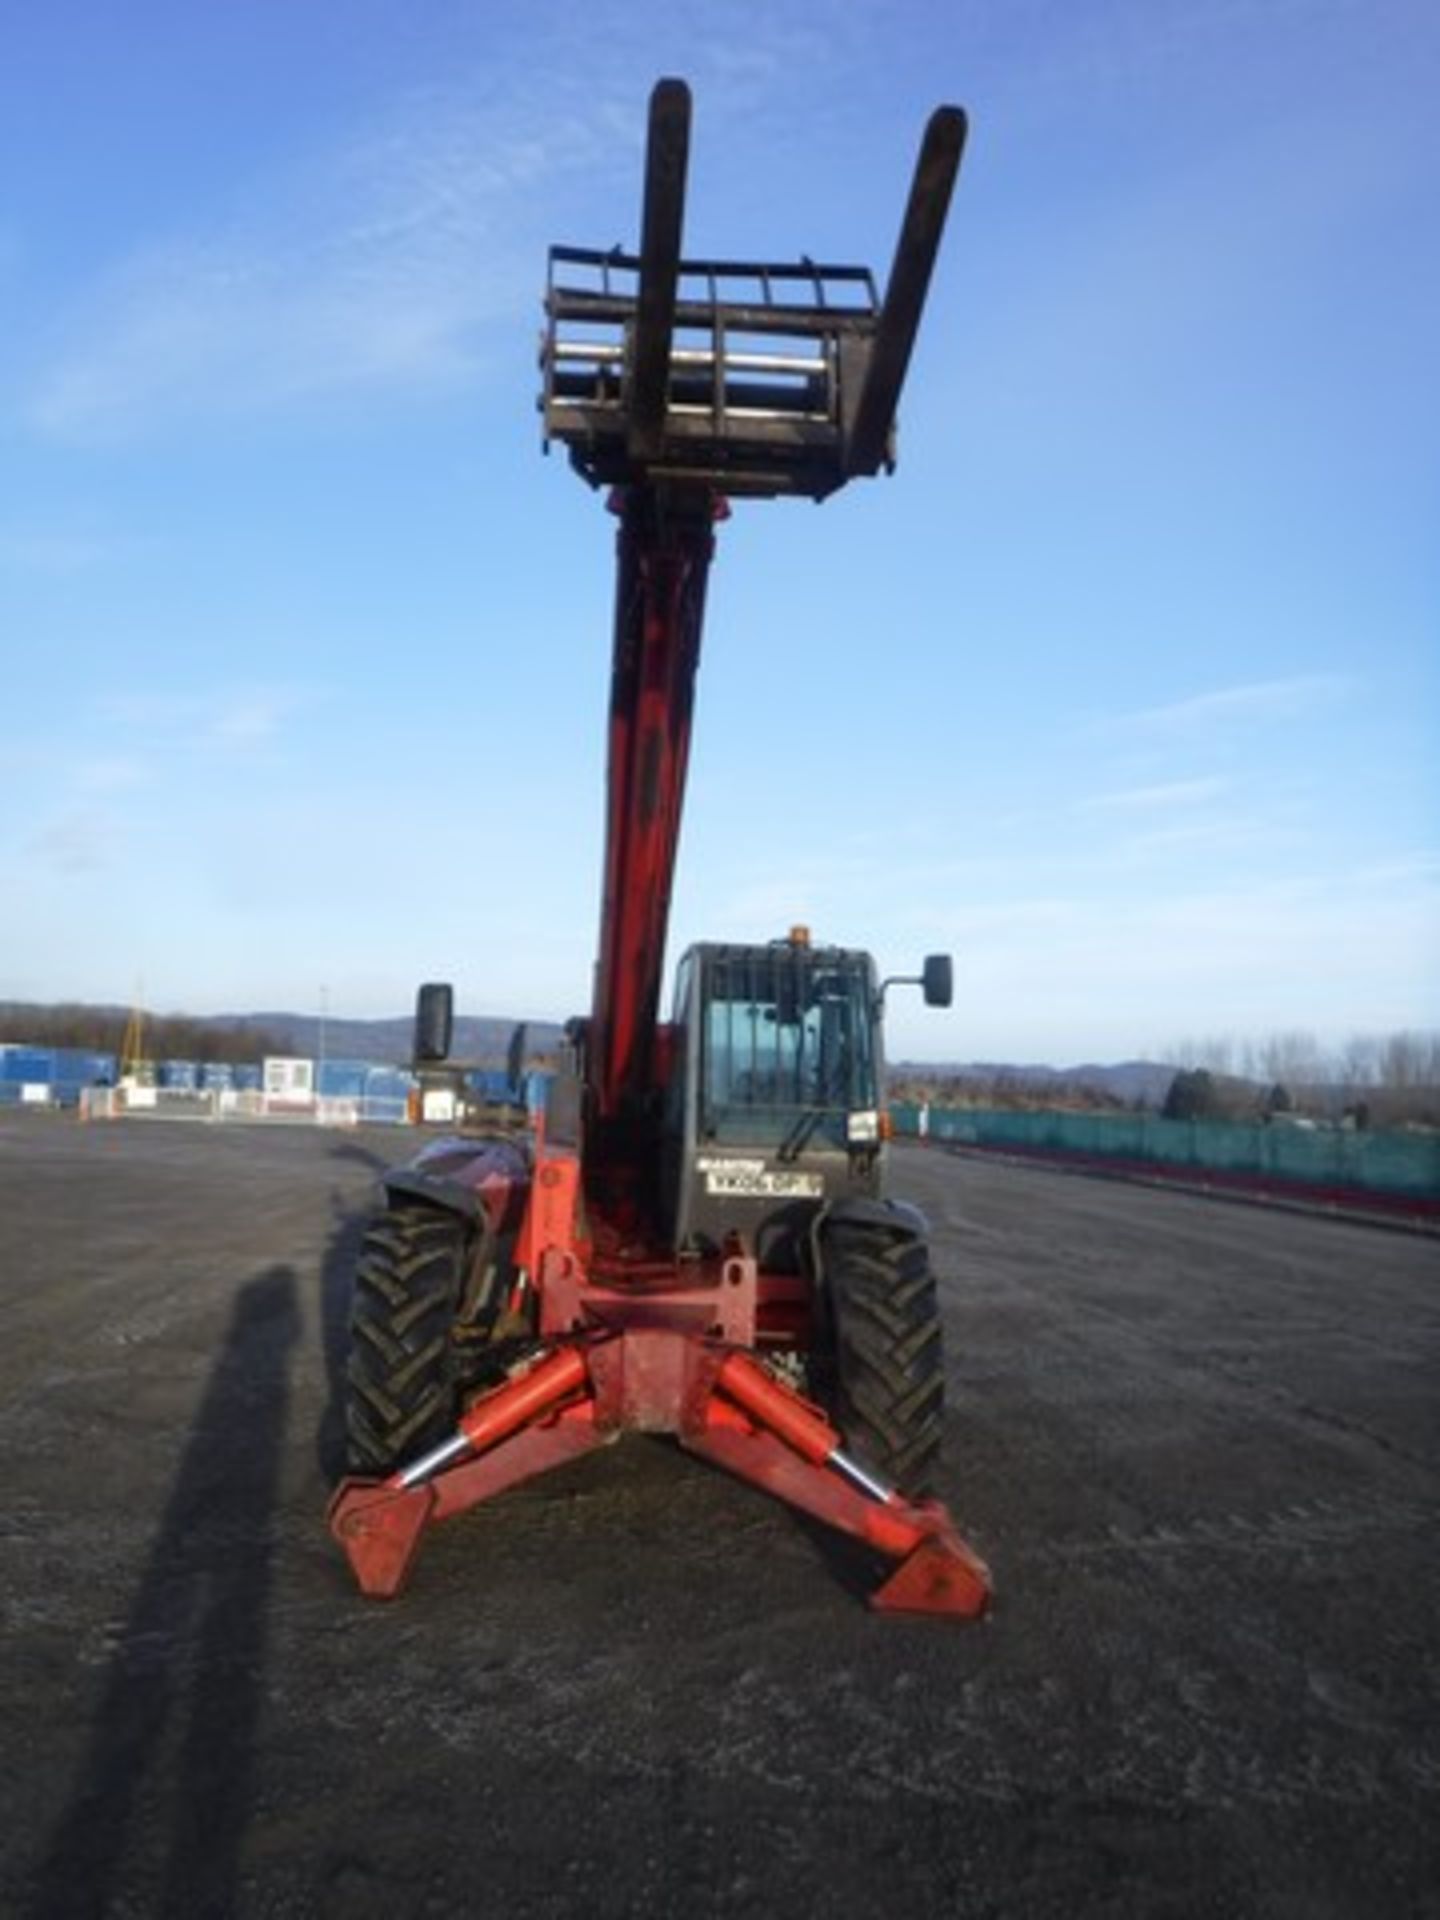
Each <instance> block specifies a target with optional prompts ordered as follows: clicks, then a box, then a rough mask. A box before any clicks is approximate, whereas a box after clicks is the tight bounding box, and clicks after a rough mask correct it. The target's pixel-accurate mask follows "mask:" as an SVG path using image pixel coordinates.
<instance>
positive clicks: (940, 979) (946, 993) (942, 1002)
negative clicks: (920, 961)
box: [920, 953, 955, 1007]
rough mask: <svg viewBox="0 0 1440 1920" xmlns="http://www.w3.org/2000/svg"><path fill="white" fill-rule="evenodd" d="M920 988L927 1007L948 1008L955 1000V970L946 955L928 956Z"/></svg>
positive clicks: (933, 954)
mask: <svg viewBox="0 0 1440 1920" xmlns="http://www.w3.org/2000/svg"><path fill="white" fill-rule="evenodd" d="M920 986H921V989H922V991H923V992H924V995H925V1004H926V1006H927V1007H948V1006H949V1005H950V1003H951V1001H952V1000H953V999H954V998H955V969H954V967H953V965H952V964H951V960H950V956H949V954H948V953H932V954H928V955H927V956H926V959H925V970H924V972H923V973H922V974H921V975H920Z"/></svg>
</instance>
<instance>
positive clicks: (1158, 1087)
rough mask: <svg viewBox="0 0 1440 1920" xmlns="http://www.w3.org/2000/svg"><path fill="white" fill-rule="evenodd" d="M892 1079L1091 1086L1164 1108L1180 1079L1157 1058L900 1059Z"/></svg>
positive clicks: (1128, 1102) (1131, 1101) (893, 1063)
mask: <svg viewBox="0 0 1440 1920" xmlns="http://www.w3.org/2000/svg"><path fill="white" fill-rule="evenodd" d="M889 1067H890V1076H891V1078H892V1079H893V1080H907V1079H909V1080H971V1081H977V1082H982V1083H983V1082H993V1081H1009V1082H1010V1083H1011V1084H1012V1085H1013V1084H1015V1083H1018V1084H1019V1085H1021V1086H1023V1087H1026V1088H1031V1089H1034V1090H1035V1091H1037V1092H1038V1091H1039V1090H1040V1089H1042V1088H1045V1087H1057V1088H1067V1089H1072V1090H1073V1089H1079V1088H1082V1087H1089V1088H1091V1089H1093V1090H1094V1091H1095V1092H1096V1093H1103V1094H1107V1095H1109V1096H1110V1097H1111V1098H1112V1099H1115V1100H1119V1101H1123V1102H1124V1104H1125V1105H1127V1106H1131V1105H1133V1104H1134V1103H1135V1102H1137V1101H1139V1102H1142V1103H1143V1104H1144V1105H1146V1106H1151V1107H1158V1106H1160V1105H1161V1104H1162V1103H1163V1101H1164V1099H1165V1095H1166V1094H1167V1093H1168V1092H1169V1090H1170V1082H1171V1081H1172V1080H1173V1079H1174V1078H1175V1069H1174V1067H1166V1066H1161V1065H1159V1064H1158V1063H1157V1062H1155V1061H1153V1060H1122V1061H1120V1062H1119V1063H1118V1064H1117V1065H1115V1066H1101V1065H1099V1064H1098V1063H1095V1062H1090V1063H1087V1064H1086V1065H1084V1066H1079V1067H1046V1066H1037V1065H1033V1064H1029V1065H1023V1066H1012V1065H1009V1064H1008V1063H1006V1062H1004V1061H998V1060H967V1061H964V1062H962V1063H959V1064H957V1063H955V1062H953V1061H933V1060H931V1061H919V1060H895V1061H891V1062H889Z"/></svg>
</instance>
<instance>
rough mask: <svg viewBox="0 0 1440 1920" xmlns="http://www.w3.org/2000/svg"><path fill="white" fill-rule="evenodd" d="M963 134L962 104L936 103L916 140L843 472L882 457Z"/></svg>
mask: <svg viewBox="0 0 1440 1920" xmlns="http://www.w3.org/2000/svg"><path fill="white" fill-rule="evenodd" d="M966 131H967V121H966V118H965V112H964V109H963V108H961V107H937V108H936V109H935V111H934V113H932V114H931V116H930V122H929V125H928V126H927V127H926V129H925V137H924V139H923V140H922V141H921V143H920V156H919V159H918V160H917V161H916V163H915V178H914V180H913V181H912V182H911V186H910V199H909V201H908V203H907V205H906V208H905V219H904V222H903V224H902V225H901V228H900V239H899V243H898V245H897V246H896V248H895V259H894V262H893V264H892V265H891V268H890V281H889V284H888V286H887V287H886V289H885V300H884V304H883V305H882V307H881V309H880V321H879V325H878V326H877V328H876V332H875V339H874V343H873V345H872V347H871V350H870V364H869V366H868V368H867V370H866V374H865V384H864V386H863V387H862V388H861V391H860V398H859V400H858V401H857V403H856V407H855V414H854V419H853V423H852V425H851V428H850V444H849V447H848V449H847V452H846V460H845V470H846V472H847V474H859V473H874V472H876V471H877V470H878V468H879V467H880V465H881V463H882V462H883V461H885V460H887V458H888V452H889V440H890V429H891V427H892V426H893V424H894V421H895V407H896V403H897V402H898V400H899V398H900V389H901V387H902V386H903V385H904V384H905V374H906V370H907V369H908V367H909V365H910V352H911V349H912V348H913V346H914V345H915V334H916V331H917V330H918V328H919V325H920V314H921V310H922V309H923V307H924V305H925V296H926V294H927V292H928V291H929V288H930V275H931V271H932V270H933V268H934V265H935V255H936V253H937V252H938V251H939V247H940V236H941V234H942V233H943V232H944V230H945V216H946V214H947V212H948V211H949V208H950V195H951V192H952V191H953V189H954V186H955V178H956V175H957V174H958V173H959V171H960V159H961V155H962V154H963V153H964V151H965V134H966Z"/></svg>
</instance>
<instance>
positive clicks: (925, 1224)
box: [819, 1193, 930, 1240]
mask: <svg viewBox="0 0 1440 1920" xmlns="http://www.w3.org/2000/svg"><path fill="white" fill-rule="evenodd" d="M832 1221H835V1222H838V1223H840V1224H842V1225H853V1226H857V1227H889V1228H890V1229H891V1231H892V1232H899V1233H908V1234H913V1235H914V1237H915V1238H916V1239H917V1240H928V1239H929V1238H930V1222H929V1221H928V1220H927V1219H926V1218H925V1216H924V1214H923V1213H922V1212H921V1211H920V1209H919V1207H915V1206H912V1205H911V1204H910V1202H909V1201H908V1200H876V1199H872V1198H870V1197H869V1196H868V1195H866V1194H863V1193H855V1194H845V1195H843V1196H842V1197H841V1198H840V1199H838V1200H836V1201H835V1202H834V1203H833V1204H832V1205H831V1206H828V1207H826V1208H825V1210H824V1212H823V1214H822V1215H821V1217H820V1221H819V1227H820V1231H821V1232H822V1233H823V1232H824V1230H825V1228H826V1227H827V1226H828V1225H829V1224H830V1223H831V1222H832Z"/></svg>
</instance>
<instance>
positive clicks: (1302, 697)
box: [1107, 673, 1354, 734]
mask: <svg viewBox="0 0 1440 1920" xmlns="http://www.w3.org/2000/svg"><path fill="white" fill-rule="evenodd" d="M1353 684H1354V683H1353V681H1352V680H1351V679H1350V677H1349V676H1348V675H1346V674H1342V673H1305V674H1296V675H1294V676H1292V677H1291V678H1290V679H1287V680H1257V681H1251V682H1248V683H1245V684H1242V685H1239V686H1233V687H1220V688H1217V689H1215V690H1214V691H1213V692H1210V693H1197V694H1193V695H1191V696H1190V698H1188V699H1185V700H1176V701H1173V702H1171V703H1169V704H1168V705H1165V706H1159V707H1144V708H1141V709H1140V710H1139V711H1138V712H1133V713H1121V714H1114V715H1112V716H1111V717H1110V719H1109V721H1108V722H1107V724H1108V725H1109V726H1110V727H1113V728H1115V729H1117V730H1120V731H1124V732H1127V733H1164V734H1177V733H1197V732H1205V731H1207V730H1210V729H1213V728H1214V727H1215V726H1217V725H1220V724H1223V723H1225V722H1227V721H1251V720H1290V719H1294V718H1297V717H1298V716H1300V715H1302V714H1306V713H1310V712H1312V711H1313V710H1314V709H1315V708H1316V707H1319V706H1330V705H1333V704H1334V703H1335V702H1336V701H1337V700H1340V699H1341V698H1343V697H1344V696H1345V695H1346V694H1347V693H1349V692H1351V691H1352V689H1353Z"/></svg>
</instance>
